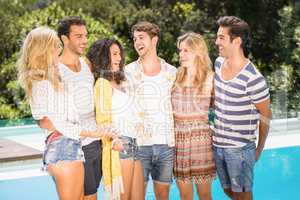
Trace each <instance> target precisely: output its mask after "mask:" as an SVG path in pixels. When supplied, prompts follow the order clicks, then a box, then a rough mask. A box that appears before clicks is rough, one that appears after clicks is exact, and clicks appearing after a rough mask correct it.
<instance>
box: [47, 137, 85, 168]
mask: <svg viewBox="0 0 300 200" xmlns="http://www.w3.org/2000/svg"><path fill="white" fill-rule="evenodd" d="M75 160H79V161H84V155H83V151H82V149H81V142H80V140H74V139H71V138H68V137H65V136H60V137H59V138H57V139H55V140H53V141H51V142H50V143H49V144H48V145H46V147H45V150H44V154H43V164H44V166H43V170H47V167H48V165H49V164H55V163H57V162H59V161H75Z"/></svg>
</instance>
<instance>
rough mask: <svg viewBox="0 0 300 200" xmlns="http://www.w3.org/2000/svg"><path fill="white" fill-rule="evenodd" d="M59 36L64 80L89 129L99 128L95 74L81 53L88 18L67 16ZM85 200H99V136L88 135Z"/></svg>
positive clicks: (44, 123)
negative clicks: (95, 107)
mask: <svg viewBox="0 0 300 200" xmlns="http://www.w3.org/2000/svg"><path fill="white" fill-rule="evenodd" d="M57 33H58V36H59V38H60V40H61V41H62V44H63V51H62V53H61V55H60V63H59V66H58V68H59V72H60V76H61V78H62V81H63V82H64V83H66V84H70V85H72V87H73V89H74V103H75V109H76V111H77V112H78V115H79V121H80V124H81V126H82V127H84V128H85V129H86V130H89V131H94V130H96V129H97V125H96V119H95V112H94V92H93V88H94V77H93V74H92V69H91V66H90V65H89V64H87V60H86V59H84V58H82V57H81V56H82V55H83V54H84V52H85V49H86V48H87V42H88V33H87V30H86V25H85V22H84V21H83V20H82V19H80V18H79V17H67V18H64V19H63V20H61V21H60V22H59V25H58V30H57ZM50 124H51V122H49V121H47V120H44V121H41V122H40V125H41V126H42V127H46V128H47V127H49V126H50ZM81 141H82V149H83V152H84V157H85V162H84V200H96V199H97V189H98V187H99V184H100V181H101V177H102V171H101V157H102V156H101V152H102V151H101V142H100V141H99V139H97V138H84V139H82V140H81Z"/></svg>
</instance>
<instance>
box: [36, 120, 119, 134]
mask: <svg viewBox="0 0 300 200" xmlns="http://www.w3.org/2000/svg"><path fill="white" fill-rule="evenodd" d="M37 123H38V125H39V127H41V128H43V129H47V130H48V131H50V132H52V131H55V130H56V128H55V127H54V125H53V123H52V122H51V120H50V119H49V118H48V117H44V118H43V119H41V120H38V121H37ZM80 136H81V137H93V138H102V137H109V138H115V137H116V133H115V132H114V131H113V130H111V129H109V128H107V127H99V128H98V129H97V130H96V131H84V130H82V131H81V132H80Z"/></svg>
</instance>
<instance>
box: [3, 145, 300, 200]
mask: <svg viewBox="0 0 300 200" xmlns="http://www.w3.org/2000/svg"><path fill="white" fill-rule="evenodd" d="M299 188H300V146H297V147H288V148H279V149H272V150H265V151H264V152H263V155H262V157H261V159H260V160H259V161H258V162H257V164H256V166H255V179H254V199H255V200H286V199H300V197H299V194H298V192H297V191H299ZM178 194H179V193H178V190H177V188H176V185H175V184H173V185H172V187H171V192H170V199H172V200H173V199H179V195H178ZM100 197H101V194H100V195H99V199H102V198H100ZM20 199H22V200H41V199H43V200H57V199H58V197H57V195H56V191H55V186H54V183H53V182H52V180H51V178H50V177H49V176H41V177H32V178H24V179H15V180H1V181H0V200H20ZM146 199H147V200H152V199H154V194H153V188H152V187H151V185H149V188H148V191H147V198H146ZM195 199H198V198H196V197H195ZM213 199H215V200H227V199H228V198H226V196H225V195H224V194H223V192H222V189H221V187H220V184H219V181H218V180H215V181H214V182H213Z"/></svg>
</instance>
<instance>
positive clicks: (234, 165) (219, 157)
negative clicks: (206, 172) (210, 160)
mask: <svg viewBox="0 0 300 200" xmlns="http://www.w3.org/2000/svg"><path fill="white" fill-rule="evenodd" d="M213 149H214V156H215V161H216V167H217V173H218V176H219V179H220V182H221V185H222V187H223V188H224V189H228V188H230V189H231V190H232V191H233V192H250V191H252V186H253V171H254V165H255V149H256V146H255V143H254V142H252V143H249V144H247V145H246V146H244V147H241V148H219V147H215V146H214V147H213Z"/></svg>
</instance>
